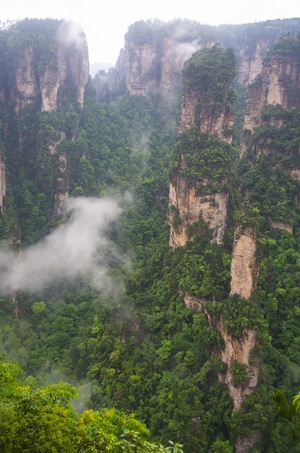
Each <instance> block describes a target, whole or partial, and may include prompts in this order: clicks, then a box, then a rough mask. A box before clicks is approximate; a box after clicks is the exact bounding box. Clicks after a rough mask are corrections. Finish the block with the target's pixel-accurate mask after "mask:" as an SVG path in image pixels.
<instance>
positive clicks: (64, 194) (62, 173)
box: [55, 154, 69, 215]
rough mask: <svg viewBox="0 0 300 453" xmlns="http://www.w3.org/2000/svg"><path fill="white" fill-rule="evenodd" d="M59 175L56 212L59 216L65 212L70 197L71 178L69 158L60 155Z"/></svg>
mask: <svg viewBox="0 0 300 453" xmlns="http://www.w3.org/2000/svg"><path fill="white" fill-rule="evenodd" d="M58 169H59V175H58V176H57V179H56V184H57V190H56V194H55V210H56V213H57V214H58V215H60V214H62V212H63V211H64V207H65V203H66V201H67V199H68V197H69V177H68V173H67V158H66V156H65V155H64V154H60V155H59V166H58Z"/></svg>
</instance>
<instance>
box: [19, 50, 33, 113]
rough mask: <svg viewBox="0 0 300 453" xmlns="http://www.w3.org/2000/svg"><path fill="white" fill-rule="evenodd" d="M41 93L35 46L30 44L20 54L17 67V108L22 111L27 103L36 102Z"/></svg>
mask: <svg viewBox="0 0 300 453" xmlns="http://www.w3.org/2000/svg"><path fill="white" fill-rule="evenodd" d="M38 93H39V83H38V79H37V74H36V70H35V67H34V52H33V46H32V45H29V46H27V47H26V49H25V50H24V51H23V52H22V53H21V54H20V57H19V59H18V65H17V67H16V93H15V97H16V99H17V101H18V102H17V106H16V110H17V111H20V110H21V109H22V108H24V107H25V105H27V104H31V103H32V102H34V100H35V99H36V97H37V96H38Z"/></svg>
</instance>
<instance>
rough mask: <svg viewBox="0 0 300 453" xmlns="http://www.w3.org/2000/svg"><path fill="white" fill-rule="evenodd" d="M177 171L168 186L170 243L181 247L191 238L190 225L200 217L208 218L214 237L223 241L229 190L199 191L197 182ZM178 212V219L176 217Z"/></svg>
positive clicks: (206, 220) (219, 241)
mask: <svg viewBox="0 0 300 453" xmlns="http://www.w3.org/2000/svg"><path fill="white" fill-rule="evenodd" d="M199 185H200V183H190V182H188V181H186V180H185V179H184V178H181V177H180V176H178V175H174V176H173V178H172V181H171V183H170V190H169V206H170V208H169V224H170V241H169V244H170V246H171V247H180V246H182V245H184V244H185V243H186V242H187V240H188V233H187V228H188V227H189V225H192V224H193V223H194V222H197V221H198V220H199V218H202V219H203V220H204V221H205V222H207V224H208V227H209V229H210V230H211V234H212V241H213V242H216V243H218V244H221V243H222V241H223V236H224V233H225V229H226V217H227V206H228V194H225V193H214V194H211V195H198V194H197V186H199ZM176 215H178V216H179V219H178V222H176V221H174V220H175V216H176Z"/></svg>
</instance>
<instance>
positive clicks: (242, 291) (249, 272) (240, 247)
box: [230, 226, 257, 299]
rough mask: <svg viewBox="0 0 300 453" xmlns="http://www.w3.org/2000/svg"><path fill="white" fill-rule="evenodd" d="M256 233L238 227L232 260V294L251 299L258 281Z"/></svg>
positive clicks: (252, 229) (251, 229)
mask: <svg viewBox="0 0 300 453" xmlns="http://www.w3.org/2000/svg"><path fill="white" fill-rule="evenodd" d="M255 252H256V231H255V230H254V228H250V227H249V228H245V229H244V230H242V229H241V227H240V226H239V227H237V229H236V231H235V235H234V244H233V250H232V258H231V268H230V273H231V291H230V293H231V294H238V295H239V296H241V297H244V298H245V299H249V298H250V296H251V294H252V291H253V289H254V285H255V281H256V273H257V272H256V265H255Z"/></svg>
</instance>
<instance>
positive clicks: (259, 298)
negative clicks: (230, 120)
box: [0, 21, 300, 453]
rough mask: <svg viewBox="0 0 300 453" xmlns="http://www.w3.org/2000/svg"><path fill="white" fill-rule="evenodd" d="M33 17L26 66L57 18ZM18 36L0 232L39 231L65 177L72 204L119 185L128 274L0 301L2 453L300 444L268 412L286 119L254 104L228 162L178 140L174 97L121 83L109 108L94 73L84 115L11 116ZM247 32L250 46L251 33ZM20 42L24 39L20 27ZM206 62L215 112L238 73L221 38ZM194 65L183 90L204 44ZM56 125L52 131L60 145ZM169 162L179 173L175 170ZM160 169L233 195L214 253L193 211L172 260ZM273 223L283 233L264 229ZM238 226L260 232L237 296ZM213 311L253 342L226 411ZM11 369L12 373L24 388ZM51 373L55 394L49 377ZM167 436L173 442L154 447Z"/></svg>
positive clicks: (64, 103) (293, 381)
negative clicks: (251, 270)
mask: <svg viewBox="0 0 300 453" xmlns="http://www.w3.org/2000/svg"><path fill="white" fill-rule="evenodd" d="M29 22H30V21H29ZM297 23H298V22H297ZM45 24H46V25H47V24H48V25H47V26H46V27H45V28H44V27H43V26H42V25H41V24H40V23H35V22H33V23H32V25H34V27H37V30H34V29H32V33H33V34H34V33H38V36H39V40H38V42H42V43H44V44H43V46H44V47H43V46H42V45H40V46H39V47H38V49H39V52H41V54H40V55H41V58H40V59H39V60H38V61H39V65H38V68H37V70H40V71H42V70H43V62H44V61H47V59H48V58H49V52H50V53H51V45H50V44H49V43H51V42H52V41H51V40H52V37H53V35H52V33H53V27H54V28H55V26H56V25H55V24H54V25H53V24H52V22H51V21H49V23H48V21H46V22H45ZM150 25H151V24H147V26H146V27H144V26H143V24H139V25H135V26H133V27H132V28H131V29H130V30H129V32H128V33H129V36H130V37H131V38H132V39H137V40H138V41H139V42H140V43H144V42H151V40H152V39H153V33H152V31H151V30H152V28H151V26H150ZM172 26H173V25H172ZM258 26H259V24H258ZM193 27H194V33H196V30H197V27H196V25H195V24H194V25H193ZM158 28H159V27H158ZM28 30H31V28H30V23H28V22H25V24H22V23H20V24H16V25H15V26H14V27H13V28H12V29H10V30H6V31H4V30H2V31H1V42H0V48H1V51H0V58H1V62H2V66H3V67H4V68H8V70H7V72H5V71H4V72H3V73H2V72H1V83H2V86H3V87H4V92H5V93H6V96H4V97H1V113H0V116H1V118H0V119H1V125H2V129H1V131H2V132H1V150H2V153H3V155H4V159H5V165H6V171H7V196H6V201H5V203H6V204H5V211H4V212H3V213H2V215H1V219H0V239H1V241H2V242H3V243H5V244H7V242H9V241H11V242H12V244H13V247H14V248H15V249H18V250H19V249H23V248H25V247H26V246H28V245H29V244H32V243H35V242H36V241H37V240H39V239H40V238H41V237H43V236H45V234H47V233H49V232H50V231H52V230H53V229H54V228H55V227H56V226H57V225H58V224H59V223H60V222H61V221H62V219H61V218H60V216H59V215H58V214H55V212H56V211H55V204H56V194H57V190H58V186H57V178H61V179H62V180H63V182H64V184H67V185H68V187H69V193H70V195H72V196H74V197H77V196H84V197H90V196H93V197H102V196H105V195H107V194H110V193H113V194H114V195H115V196H121V195H123V194H124V193H125V192H127V193H130V198H131V201H130V202H128V203H127V204H126V203H124V211H123V214H122V216H121V219H120V221H119V222H118V223H117V224H113V225H112V228H111V229H110V231H109V235H110V240H111V241H112V243H113V244H114V245H115V246H116V248H117V249H118V251H119V252H120V255H121V254H122V253H126V254H127V255H128V258H130V261H131V265H130V266H127V265H125V264H124V262H123V261H122V260H119V261H118V260H115V261H111V262H110V266H109V274H110V277H112V278H113V279H114V280H113V281H114V282H115V286H116V287H117V286H118V289H119V290H118V291H115V292H114V291H109V290H106V291H105V290H102V291H100V292H99V291H97V290H96V289H94V288H93V287H91V285H89V284H88V281H87V279H85V278H84V277H82V278H80V279H77V280H76V281H75V282H74V283H73V284H67V283H65V282H61V281H60V282H59V281H58V282H55V284H51V285H50V286H49V287H45V288H43V291H41V292H39V293H38V294H34V293H30V292H29V293H27V292H18V293H15V294H13V295H12V297H5V296H4V295H3V297H1V299H0V313H1V317H0V349H1V351H3V352H5V353H6V354H7V357H8V359H9V361H8V362H5V361H1V363H0V380H1V382H0V384H1V392H0V396H1V402H0V404H1V406H0V441H1V443H2V449H3V451H7V452H18V451H28V452H31V451H42V452H46V451H47V452H48V451H49V448H50V447H49V441H50V439H53V442H52V443H51V448H52V450H51V451H53V452H56V451H62V452H63V451H66V452H67V451H68V452H72V451H90V452H92V451H112V452H118V451H127V452H131V451H141V452H142V451H143V452H146V451H162V452H164V451H165V452H174V453H175V452H176V451H177V452H178V451H180V450H181V445H182V444H183V450H184V451H185V452H191V453H192V452H197V453H208V452H209V453H221V452H222V453H232V452H233V451H234V450H233V445H234V443H235V441H236V438H237V436H238V435H241V434H245V435H247V434H249V433H250V432H251V431H253V430H257V429H260V430H262V432H263V437H262V442H261V444H260V445H259V446H258V447H257V451H262V452H266V453H287V452H289V453H297V452H299V445H297V443H295V442H294V440H293V438H292V436H290V435H289V425H288V421H286V420H285V419H284V418H280V417H277V414H276V401H275V399H274V398H273V393H274V389H277V388H280V387H281V388H285V391H286V394H287V398H291V397H292V395H294V394H295V393H297V392H298V389H299V384H300V368H299V359H300V357H299V341H300V330H299V329H300V328H299V322H298V318H299V316H300V307H299V284H300V281H299V278H300V277H299V276H300V267H299V266H300V249H299V237H300V223H299V222H300V217H299V208H298V204H297V203H296V202H295V200H297V199H298V198H299V196H300V193H299V184H298V182H297V181H295V180H294V179H292V178H291V176H290V171H291V170H292V169H293V168H294V167H297V166H298V165H299V161H298V160H299V155H298V149H299V111H298V109H293V110H285V111H283V110H282V109H280V107H274V108H273V107H270V108H268V109H266V110H265V111H264V112H263V114H262V125H261V126H260V127H259V128H258V129H257V131H256V132H255V134H253V137H252V139H251V141H250V144H249V149H248V151H247V153H246V156H245V158H244V159H243V160H242V161H241V162H240V163H239V165H237V159H238V156H237V151H236V148H235V147H234V146H231V145H228V144H225V143H224V142H222V141H221V140H219V139H217V138H216V137H212V136H209V135H207V134H203V133H200V132H199V131H197V130H194V129H192V130H190V131H188V132H187V133H185V134H181V135H180V136H179V137H176V119H177V118H176V117H175V114H174V112H176V107H177V105H175V107H174V105H170V104H167V105H165V104H164V103H162V102H160V101H159V100H158V99H156V97H155V96H149V97H142V96H131V97H130V96H128V95H127V94H125V93H123V94H122V96H121V95H120V91H118V92H115V93H111V94H110V97H109V99H107V98H105V97H103V96H102V95H101V94H99V92H97V91H96V90H95V88H94V86H93V83H92V81H91V80H90V81H89V83H88V85H87V87H86V93H85V102H84V106H83V108H80V106H79V105H78V103H77V101H76V97H75V96H74V92H73V90H72V87H70V86H66V87H65V90H62V91H61V92H60V93H59V107H58V109H57V110H54V111H51V112H48V113H47V112H43V113H41V112H40V105H39V103H38V102H37V103H35V104H31V105H28V106H27V107H25V108H24V109H23V110H22V111H21V112H20V114H19V115H16V113H15V105H14V103H13V102H12V100H11V97H10V92H11V91H10V90H11V89H12V86H13V85H12V84H13V81H11V80H9V78H8V77H6V75H7V74H9V71H10V69H9V64H10V58H9V56H10V53H9V52H10V50H9V49H10V48H9V45H11V44H10V43H13V45H16V44H15V43H16V42H17V40H18V39H19V38H20V36H21V37H22V36H23V34H24V36H27V34H28ZM151 33H152V34H151ZM249 33H250V32H249ZM251 33H252V34H253V40H254V37H255V32H254V29H253V27H252V28H251ZM274 33H275V32H274ZM26 39H28V40H30V43H31V42H32V35H30V34H29V36H27V38H26ZM22 42H23V41H22ZM45 43H46V44H45ZM19 45H20V46H23V44H19ZM279 48H280V47H279ZM20 49H21V47H20ZM43 49H44V50H45V54H44V50H43ZM213 52H215V53H216V56H218V58H217V62H219V63H220V65H221V66H222V67H223V66H224V72H222V71H221V72H216V80H213V81H211V84H212V86H216V87H217V88H219V89H220V93H219V91H218V90H217V92H216V96H217V97H218V96H219V94H220V96H221V97H220V99H219V98H218V99H219V101H220V102H224V99H225V98H224V96H223V94H224V90H223V88H224V86H225V85H226V84H227V83H228V80H229V78H230V77H232V76H233V74H234V71H235V69H234V58H233V53H232V52H231V51H228V52H225V53H224V52H223V51H221V49H220V48H219V47H217V46H216V47H215V48H214V49H213ZM46 55H47V56H46ZM51 55H52V54H51ZM224 59H225V60H224ZM224 61H225V63H226V64H225V65H223V63H224ZM221 62H223V63H222V64H221ZM54 63H55V58H54V57H53V64H54ZM192 63H193V65H192V66H190V67H188V66H187V67H186V69H185V72H184V74H183V76H184V78H185V79H186V81H187V83H189V81H191V80H192V78H193V77H194V76H195V75H196V77H198V76H199V83H200V84H203V83H204V82H205V80H204V79H203V77H204V75H203V74H205V70H207V69H210V70H211V67H210V66H209V68H208V67H207V65H210V64H211V59H210V58H208V52H203V53H201V52H200V53H199V54H196V56H195V58H194V59H192ZM194 63H195V65H194ZM200 69H201V70H200ZM201 71H202V72H201ZM195 73H196V74H195ZM3 74H4V75H3ZM193 80H194V79H193ZM213 82H214V83H213ZM220 83H221V85H222V84H223V85H222V86H219V84H220ZM235 95H236V93H235ZM216 99H217V98H216ZM108 100H109V102H108ZM233 100H234V99H232V102H233ZM225 101H226V100H225ZM237 105H239V104H238V103H237ZM240 105H241V106H242V103H240ZM238 115H241V113H240V112H237V116H238ZM275 120H280V121H279V122H278V124H279V123H280V124H281V126H280V128H279V127H276V126H275V125H274V124H275V123H276V121H275ZM8 131H9V133H8ZM60 131H64V132H65V136H64V137H63V139H62V140H61V141H60V138H61V136H60ZM58 141H59V144H58V145H57V147H56V152H55V153H53V154H51V153H49V151H48V146H49V144H51V143H53V142H56V143H57V142H58ZM260 149H263V150H266V151H268V152H264V153H259V152H257V150H260ZM183 154H184V155H185V158H186V160H187V163H188V165H187V167H186V168H180V166H179V160H180V156H181V155H183ZM61 156H65V157H66V162H67V171H66V172H64V171H63V170H64V169H62V168H61V160H60V157H61ZM174 170H176V171H180V172H181V173H182V175H183V176H184V177H186V178H195V179H197V180H201V179H202V178H203V177H204V176H205V177H211V180H212V182H211V186H209V188H208V189H209V190H210V191H211V192H218V191H220V190H226V191H227V192H228V193H229V215H228V224H227V231H226V234H225V237H224V243H223V244H220V245H218V244H216V243H212V242H211V232H210V231H209V229H208V227H207V224H206V223H205V222H204V221H203V220H201V219H199V221H198V222H195V223H194V224H193V225H192V226H191V227H190V229H189V237H190V239H191V240H190V241H189V242H188V243H187V244H186V245H185V246H183V247H180V248H177V249H176V250H174V251H170V250H169V246H168V239H169V227H168V225H167V221H166V218H167V209H168V183H169V179H170V171H174ZM206 189H207V188H206ZM201 190H202V189H201ZM203 190H204V188H203ZM276 221H277V222H282V223H284V224H285V225H287V226H292V227H293V229H292V231H287V230H284V229H277V228H273V227H272V225H273V223H274V222H276ZM236 223H237V224H240V225H242V227H246V226H247V225H251V226H254V227H255V228H256V230H257V236H258V251H257V255H258V256H257V259H258V260H259V261H258V262H259V269H260V272H259V278H258V282H257V288H256V291H255V294H254V295H253V297H252V298H251V299H249V300H248V299H243V298H240V297H237V296H230V294H229V293H230V261H231V252H232V243H233V232H234V227H235V225H236ZM115 289H117V288H115ZM183 293H184V294H188V295H189V296H191V297H195V298H198V299H199V300H201V301H202V303H203V304H206V305H205V307H206V313H209V314H210V316H211V319H212V320H213V321H214V323H215V326H214V324H213V325H212V324H210V325H209V322H208V317H207V314H206V313H205V312H204V311H201V310H200V311H197V310H193V309H192V308H186V306H185V304H184V301H183V297H182V294H183ZM221 316H222V319H223V320H224V325H225V328H226V330H227V332H228V333H229V334H230V335H232V336H233V337H234V338H238V337H239V336H241V335H242V333H243V331H244V329H245V328H251V329H256V330H258V335H259V347H258V348H257V350H255V351H254V352H253V357H252V358H251V359H252V361H253V363H259V364H260V366H261V373H260V382H259V386H258V387H257V388H256V390H255V391H254V392H253V393H252V394H251V395H250V396H249V397H248V398H247V400H246V402H245V404H244V405H243V407H242V410H238V411H235V412H234V413H232V409H233V408H232V401H231V399H230V397H229V394H228V391H227V389H226V387H225V386H224V385H223V384H222V382H221V380H220V379H219V377H220V375H222V373H224V372H225V371H226V370H225V368H226V365H225V364H224V363H223V362H222V361H221V359H220V354H219V351H220V350H222V348H223V347H224V344H223V339H222V337H221V335H220V332H219V330H218V329H217V323H218V320H219V319H220V317H221ZM12 360H14V361H17V362H18V363H19V364H20V366H21V367H22V368H23V369H24V373H25V376H24V379H23V380H20V379H18V373H19V371H20V369H19V368H18V367H17V366H16V365H15V364H14V363H12V362H11V361H12ZM231 372H232V374H233V376H234V385H236V386H240V387H245V386H246V385H247V382H248V376H247V373H246V371H245V367H244V366H243V365H241V364H239V363H233V364H232V366H231ZM61 379H63V380H64V381H67V382H69V384H61V383H60V384H59V381H60V380H61ZM75 386H76V387H78V391H79V394H82V400H83V401H82V405H81V406H80V408H79V409H78V410H76V411H75V410H74V409H73V408H72V406H71V404H70V401H71V399H72V398H73V396H75V394H76V390H75V388H74V387H75ZM75 407H76V406H75ZM112 408H115V409H112ZM84 409H86V410H84ZM133 413H134V414H135V416H133V415H132V414H133ZM137 420H140V421H137ZM144 423H145V424H146V426H147V427H148V428H146V426H145V425H144ZM32 426H34V428H32ZM148 429H149V430H150V431H151V439H152V440H151V441H149V430H148ZM51 436H52V437H51ZM171 439H172V440H173V442H175V444H169V445H170V446H169V447H159V446H158V445H159V444H160V443H162V444H163V445H168V442H169V440H171ZM153 442H156V444H153ZM176 442H179V445H178V444H176ZM37 445H38V447H37ZM4 448H6V450H4ZM37 448H39V450H38V449H37Z"/></svg>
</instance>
